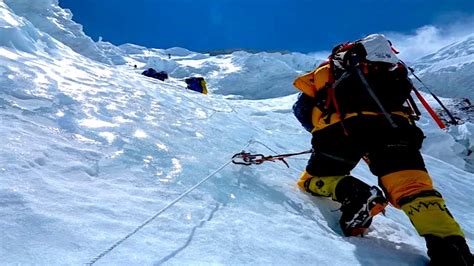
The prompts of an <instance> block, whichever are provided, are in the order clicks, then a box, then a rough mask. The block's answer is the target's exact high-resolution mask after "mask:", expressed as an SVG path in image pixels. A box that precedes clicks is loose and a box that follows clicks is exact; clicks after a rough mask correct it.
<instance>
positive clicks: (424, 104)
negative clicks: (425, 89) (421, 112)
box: [413, 87, 446, 129]
mask: <svg viewBox="0 0 474 266" xmlns="http://www.w3.org/2000/svg"><path fill="white" fill-rule="evenodd" d="M413 91H414V92H415V95H416V97H418V99H420V102H421V104H423V106H424V107H425V109H426V111H428V113H430V115H431V117H432V118H433V120H434V121H435V122H436V124H438V126H439V128H441V129H445V128H446V125H445V124H444V123H443V121H441V119H440V118H439V116H438V115H437V114H436V113H435V111H433V109H432V108H431V107H430V105H429V104H428V102H426V100H425V99H424V98H423V96H421V94H420V93H419V92H418V90H417V89H416V88H415V87H413Z"/></svg>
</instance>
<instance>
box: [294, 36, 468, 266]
mask: <svg viewBox="0 0 474 266" xmlns="http://www.w3.org/2000/svg"><path fill="white" fill-rule="evenodd" d="M294 86H295V87H296V88H297V89H298V90H300V91H301V93H300V96H299V98H298V100H297V102H296V103H295V105H294V106H293V110H294V113H295V115H296V117H297V118H298V120H299V121H300V122H301V123H302V125H303V126H304V127H305V128H306V129H307V130H308V131H310V132H311V133H312V141H311V142H312V146H313V150H314V152H313V153H312V155H311V157H310V159H309V161H308V164H307V167H306V170H305V171H304V172H303V174H302V175H301V178H300V180H299V181H298V183H297V184H298V186H299V187H300V188H301V189H302V190H303V191H305V192H308V193H311V194H313V195H315V196H326V197H331V198H332V199H333V200H335V201H337V202H340V203H341V211H342V215H341V218H340V221H339V222H340V226H341V229H342V231H343V233H344V235H346V236H354V235H359V234H362V233H364V232H365V231H366V230H367V228H368V227H369V226H370V224H371V222H372V217H373V216H375V215H377V214H378V213H381V212H382V211H383V210H384V208H385V206H386V205H387V203H388V202H390V203H391V204H392V205H393V206H394V207H396V208H399V209H401V210H403V211H404V212H405V213H406V215H408V217H409V218H410V220H411V222H412V224H413V226H414V227H415V228H416V230H417V231H418V233H419V234H420V235H421V236H423V237H424V238H425V240H426V244H427V248H428V256H429V257H430V258H431V263H432V265H472V263H473V260H472V255H471V253H470V251H469V247H468V246H467V244H466V241H465V239H464V235H463V232H462V230H461V228H460V226H459V224H458V223H457V222H456V221H455V219H454V218H453V216H452V215H451V213H450V212H449V211H448V209H447V208H446V204H445V202H444V200H443V198H442V196H441V194H440V193H439V192H438V191H437V190H436V189H435V188H434V187H433V183H432V180H431V178H430V176H429V174H428V172H427V170H426V168H425V164H424V161H423V158H422V156H421V153H420V151H419V150H420V148H421V145H422V142H423V139H424V135H423V132H422V131H421V130H420V129H419V128H418V127H417V126H416V125H415V123H414V119H413V114H412V110H413V108H409V105H407V104H406V102H407V100H409V98H410V92H411V90H412V88H413V87H412V86H413V85H412V83H411V81H410V79H409V77H408V74H407V70H406V67H405V66H404V65H403V64H402V63H401V61H399V60H398V58H397V57H396V55H395V53H394V49H393V48H392V47H391V43H390V42H389V41H388V40H387V39H385V37H384V36H383V35H369V36H367V37H366V38H364V39H361V40H359V41H356V42H354V43H348V44H344V45H339V46H337V47H336V48H335V49H334V50H333V53H332V54H331V56H330V57H329V60H328V61H327V62H325V63H323V64H322V65H320V66H319V67H317V68H316V69H315V70H314V71H312V72H310V73H307V74H305V75H303V76H300V77H298V78H297V79H296V80H295V81H294ZM412 103H413V102H412ZM361 158H363V159H364V160H365V161H366V162H367V164H368V166H369V168H370V170H371V172H372V173H373V174H374V175H376V176H377V177H378V181H379V186H380V187H381V188H382V190H383V191H384V192H385V195H386V196H387V198H385V196H384V193H383V192H382V191H381V190H380V189H379V188H377V187H376V186H369V185H368V184H366V183H364V182H363V181H361V180H359V179H357V178H355V177H353V176H351V175H350V172H351V170H352V169H353V168H354V167H355V166H356V165H357V163H358V162H359V161H360V159H361Z"/></svg>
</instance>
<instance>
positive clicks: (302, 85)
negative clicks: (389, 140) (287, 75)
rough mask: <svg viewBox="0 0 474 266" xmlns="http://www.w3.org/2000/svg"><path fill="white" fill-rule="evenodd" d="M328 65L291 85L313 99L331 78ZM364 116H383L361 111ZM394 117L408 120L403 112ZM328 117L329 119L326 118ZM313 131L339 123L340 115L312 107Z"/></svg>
mask: <svg viewBox="0 0 474 266" xmlns="http://www.w3.org/2000/svg"><path fill="white" fill-rule="evenodd" d="M330 71H331V68H330V64H324V63H323V64H321V65H320V66H319V67H317V68H316V69H315V70H313V71H311V72H309V73H306V74H304V75H302V76H299V77H297V78H296V79H295V81H294V82H293V85H294V86H295V87H296V88H297V89H298V90H300V91H301V92H302V93H304V94H306V95H307V96H310V97H313V98H315V97H316V95H317V93H318V91H320V90H322V89H323V88H325V87H326V84H328V83H329V82H330V78H331V72H330ZM362 114H364V115H383V114H382V113H379V112H370V111H362ZM392 114H395V115H401V116H404V117H407V118H408V115H407V114H405V113H404V112H392ZM356 115H358V113H355V112H354V113H347V114H345V116H344V119H347V118H349V117H353V116H356ZM328 116H330V117H328ZM311 119H312V123H313V126H314V129H313V130H312V131H311V132H315V131H318V130H321V129H323V128H325V127H327V126H330V125H332V124H335V123H337V122H340V121H341V118H340V115H339V114H338V113H336V112H334V113H329V114H324V113H323V112H322V110H320V109H319V108H318V107H316V106H315V107H314V108H313V111H312V115H311Z"/></svg>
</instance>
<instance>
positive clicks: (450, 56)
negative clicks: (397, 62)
mask: <svg viewBox="0 0 474 266" xmlns="http://www.w3.org/2000/svg"><path fill="white" fill-rule="evenodd" d="M414 68H415V69H416V70H418V71H419V75H420V77H422V79H423V80H424V82H425V83H426V84H427V85H428V86H430V88H431V89H432V90H433V91H434V92H435V93H437V94H439V95H441V96H444V97H451V98H454V97H456V98H468V99H470V100H471V101H473V100H474V75H472V73H474V34H471V35H469V36H467V37H466V38H465V39H464V40H461V41H459V42H456V43H454V44H451V45H448V46H446V47H444V48H442V49H440V50H439V51H438V52H436V53H434V54H431V55H428V56H425V57H422V58H420V59H419V60H417V61H416V62H415V64H414Z"/></svg>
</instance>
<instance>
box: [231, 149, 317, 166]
mask: <svg viewBox="0 0 474 266" xmlns="http://www.w3.org/2000/svg"><path fill="white" fill-rule="evenodd" d="M312 152H313V150H312V149H311V150H307V151H302V152H297V153H286V154H278V155H273V156H272V155H269V156H265V155H263V154H260V153H259V154H251V153H249V152H245V151H241V152H239V153H236V154H234V156H232V163H234V164H241V165H252V164H262V163H264V162H275V161H281V162H283V163H284V164H285V165H286V167H288V168H290V166H289V165H288V163H287V162H286V161H285V158H288V157H291V156H295V155H301V154H306V153H312Z"/></svg>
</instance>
